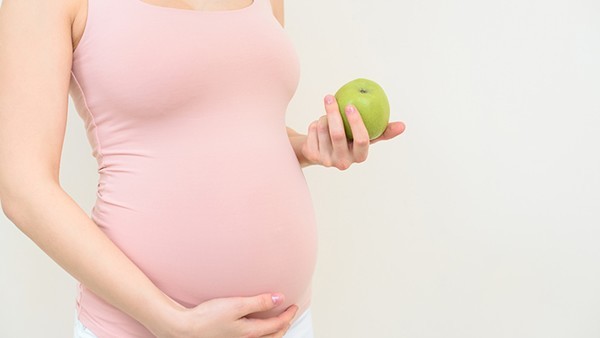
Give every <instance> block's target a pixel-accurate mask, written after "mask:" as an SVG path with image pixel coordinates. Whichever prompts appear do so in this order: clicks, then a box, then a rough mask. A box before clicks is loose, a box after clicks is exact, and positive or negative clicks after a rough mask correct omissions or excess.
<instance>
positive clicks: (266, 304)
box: [259, 296, 273, 310]
mask: <svg viewBox="0 0 600 338" xmlns="http://www.w3.org/2000/svg"><path fill="white" fill-rule="evenodd" d="M272 304H273V300H272V299H271V297H269V296H265V297H261V298H260V300H259V305H260V308H261V309H263V310H267V309H269V308H270V307H271V305H272Z"/></svg>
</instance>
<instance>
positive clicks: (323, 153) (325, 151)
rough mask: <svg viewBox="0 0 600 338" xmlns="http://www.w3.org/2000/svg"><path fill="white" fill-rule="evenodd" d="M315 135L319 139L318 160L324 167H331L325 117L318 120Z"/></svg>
mask: <svg viewBox="0 0 600 338" xmlns="http://www.w3.org/2000/svg"><path fill="white" fill-rule="evenodd" d="M317 134H318V137H319V158H320V160H321V164H322V165H324V166H325V167H331V165H332V162H331V151H332V146H331V138H330V137H329V126H328V123H327V116H325V115H323V116H321V117H320V118H319V123H318V125H317Z"/></svg>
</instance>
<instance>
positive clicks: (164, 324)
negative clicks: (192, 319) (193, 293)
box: [146, 295, 189, 338]
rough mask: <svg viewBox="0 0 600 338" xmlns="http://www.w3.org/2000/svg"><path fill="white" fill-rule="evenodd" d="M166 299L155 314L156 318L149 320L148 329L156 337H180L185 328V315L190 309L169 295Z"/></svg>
mask: <svg viewBox="0 0 600 338" xmlns="http://www.w3.org/2000/svg"><path fill="white" fill-rule="evenodd" d="M164 297H165V298H164V302H163V303H162V304H161V306H160V309H159V310H158V311H157V312H156V313H155V314H156V317H155V318H149V319H148V321H147V323H148V324H147V325H146V328H147V329H148V330H150V332H152V333H153V334H154V335H155V336H156V337H161V338H167V337H173V338H175V337H180V333H181V332H182V327H183V322H182V319H183V317H184V316H183V314H184V313H185V312H186V311H189V309H188V308H186V307H184V306H183V305H181V304H179V303H177V302H176V301H174V300H173V299H171V298H170V297H168V296H167V295H164Z"/></svg>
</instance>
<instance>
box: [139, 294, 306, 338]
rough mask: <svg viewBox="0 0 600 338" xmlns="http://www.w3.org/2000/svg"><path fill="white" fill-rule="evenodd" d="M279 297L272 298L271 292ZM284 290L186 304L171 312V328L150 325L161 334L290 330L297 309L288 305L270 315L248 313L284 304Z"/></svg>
mask: <svg viewBox="0 0 600 338" xmlns="http://www.w3.org/2000/svg"><path fill="white" fill-rule="evenodd" d="M274 295H276V296H279V298H278V299H277V298H272V296H274ZM283 301H284V299H283V295H281V294H270V293H267V294H260V295H257V296H253V297H229V298H215V299H211V300H208V301H206V302H203V303H202V304H200V305H198V306H196V307H194V308H192V309H187V308H183V309H181V310H178V311H177V312H176V313H174V314H172V315H171V316H170V318H169V320H168V322H169V323H170V324H169V327H168V328H154V329H153V328H149V329H150V330H151V331H153V333H154V334H155V335H156V336H157V337H159V338H175V337H177V338H186V337H190V338H191V337H193V338H223V337H228V338H229V337H231V338H238V337H240V338H241V337H273V338H280V337H283V335H284V334H285V333H286V332H287V330H288V329H289V327H290V325H291V324H290V323H291V320H292V319H293V318H294V316H295V315H296V312H297V311H298V306H297V305H291V306H289V307H288V308H287V309H286V310H285V311H284V312H282V313H281V314H279V315H278V316H275V317H271V318H267V319H256V318H246V317H245V316H247V315H249V314H251V313H255V312H262V311H267V310H271V309H274V308H275V307H277V306H279V305H281V304H283Z"/></svg>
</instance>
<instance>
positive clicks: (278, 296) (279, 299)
mask: <svg viewBox="0 0 600 338" xmlns="http://www.w3.org/2000/svg"><path fill="white" fill-rule="evenodd" d="M271 299H272V300H273V304H278V303H279V302H280V301H281V296H280V295H272V296H271Z"/></svg>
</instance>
